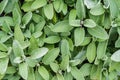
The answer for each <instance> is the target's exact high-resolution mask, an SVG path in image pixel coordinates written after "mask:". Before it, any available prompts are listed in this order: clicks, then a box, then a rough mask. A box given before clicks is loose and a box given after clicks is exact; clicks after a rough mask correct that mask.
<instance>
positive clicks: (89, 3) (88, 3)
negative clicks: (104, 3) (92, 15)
mask: <svg viewBox="0 0 120 80" xmlns="http://www.w3.org/2000/svg"><path fill="white" fill-rule="evenodd" d="M84 4H85V5H86V7H87V8H88V9H91V8H93V7H94V6H95V5H96V4H97V3H96V1H93V0H84Z"/></svg>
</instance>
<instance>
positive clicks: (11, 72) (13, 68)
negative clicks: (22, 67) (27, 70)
mask: <svg viewBox="0 0 120 80" xmlns="http://www.w3.org/2000/svg"><path fill="white" fill-rule="evenodd" d="M15 72H16V68H15V67H13V66H9V67H7V71H6V74H14V73H15Z"/></svg>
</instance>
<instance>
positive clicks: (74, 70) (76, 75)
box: [71, 67, 85, 80]
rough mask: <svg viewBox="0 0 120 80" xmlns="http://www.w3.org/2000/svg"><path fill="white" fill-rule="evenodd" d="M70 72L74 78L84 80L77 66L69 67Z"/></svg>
mask: <svg viewBox="0 0 120 80" xmlns="http://www.w3.org/2000/svg"><path fill="white" fill-rule="evenodd" d="M71 74H72V76H73V77H74V78H75V79H76V80H79V79H80V80H85V79H84V76H83V74H82V73H80V71H79V70H78V69H77V67H71Z"/></svg>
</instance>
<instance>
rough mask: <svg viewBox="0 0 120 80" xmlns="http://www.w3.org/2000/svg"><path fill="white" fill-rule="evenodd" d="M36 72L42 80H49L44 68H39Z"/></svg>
mask: <svg viewBox="0 0 120 80" xmlns="http://www.w3.org/2000/svg"><path fill="white" fill-rule="evenodd" d="M38 72H39V74H40V75H41V76H42V78H43V79H44V80H49V73H48V71H47V69H46V68H45V67H44V66H39V68H38Z"/></svg>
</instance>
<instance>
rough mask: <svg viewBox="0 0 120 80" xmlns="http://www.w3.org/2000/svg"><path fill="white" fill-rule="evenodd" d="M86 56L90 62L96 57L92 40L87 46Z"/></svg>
mask: <svg viewBox="0 0 120 80" xmlns="http://www.w3.org/2000/svg"><path fill="white" fill-rule="evenodd" d="M86 57H87V59H88V61H89V62H90V63H92V62H93V61H94V59H95V57H96V45H95V42H92V43H90V44H89V45H88V47H87V52H86Z"/></svg>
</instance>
